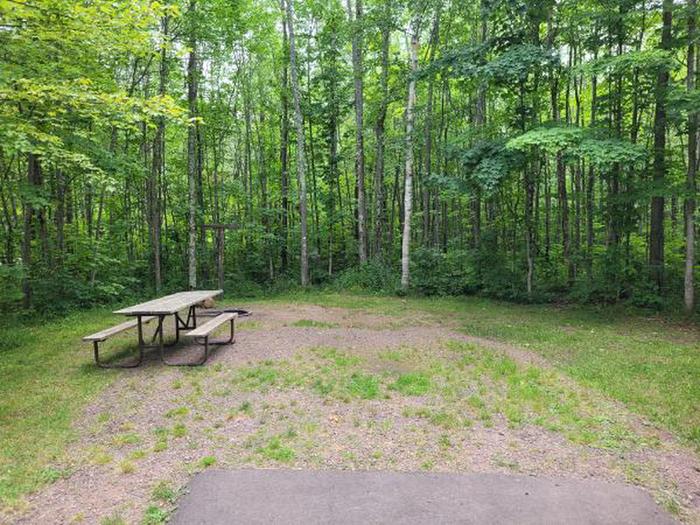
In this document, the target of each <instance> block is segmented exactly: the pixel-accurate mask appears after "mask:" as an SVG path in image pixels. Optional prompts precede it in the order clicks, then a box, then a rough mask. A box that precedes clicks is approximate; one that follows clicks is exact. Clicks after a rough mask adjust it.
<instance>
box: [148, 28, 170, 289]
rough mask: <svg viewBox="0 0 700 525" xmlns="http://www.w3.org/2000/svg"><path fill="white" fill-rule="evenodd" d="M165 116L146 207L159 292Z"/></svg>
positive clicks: (162, 78)
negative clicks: (161, 186) (160, 189)
mask: <svg viewBox="0 0 700 525" xmlns="http://www.w3.org/2000/svg"><path fill="white" fill-rule="evenodd" d="M168 25H169V16H168V15H166V16H164V17H163V19H162V20H161V34H162V38H163V42H162V43H161V49H160V70H159V84H158V94H159V95H160V96H161V97H163V96H165V94H166V90H167V82H168V62H167V59H168V57H167V51H166V49H167V46H166V40H167V38H168ZM164 165H165V118H164V117H158V123H157V126H156V133H155V137H154V139H153V167H152V169H151V174H150V177H149V181H148V192H147V198H148V208H149V214H148V215H149V226H150V233H151V253H152V255H153V280H154V284H155V288H156V293H159V292H160V289H161V285H162V278H161V260H160V259H161V257H160V244H161V243H160V228H161V209H160V191H159V188H160V182H161V181H162V180H163V177H164V176H165V173H164V169H163V168H164Z"/></svg>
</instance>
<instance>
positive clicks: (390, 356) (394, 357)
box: [377, 350, 406, 363]
mask: <svg viewBox="0 0 700 525" xmlns="http://www.w3.org/2000/svg"><path fill="white" fill-rule="evenodd" d="M377 356H378V357H379V359H382V360H383V361H394V362H397V363H398V362H400V361H403V360H405V359H406V354H405V353H403V352H400V351H398V350H386V351H384V352H379V354H377Z"/></svg>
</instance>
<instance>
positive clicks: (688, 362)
mask: <svg viewBox="0 0 700 525" xmlns="http://www.w3.org/2000/svg"><path fill="white" fill-rule="evenodd" d="M279 300H280V299H272V300H271V301H273V302H274V301H279ZM290 300H292V301H297V302H300V303H313V304H321V305H324V306H333V307H341V308H356V309H363V310H368V311H374V312H378V313H381V314H385V315H396V316H404V315H405V316H408V315H413V316H415V315H416V314H419V315H420V314H422V316H424V317H427V318H429V319H430V321H431V322H435V323H440V322H450V323H454V324H455V325H456V326H458V327H460V328H461V330H463V331H464V333H466V334H469V335H475V336H480V337H487V338H492V339H496V340H500V341H504V342H508V343H512V344H516V345H520V346H523V347H525V348H528V349H530V350H533V351H535V352H537V353H539V354H540V355H542V356H544V357H545V358H547V359H548V360H549V361H550V362H551V363H553V364H554V365H556V366H557V367H559V368H560V369H561V370H563V371H565V372H566V373H567V374H569V375H570V376H571V377H573V378H575V379H576V380H578V381H580V382H581V383H582V384H584V385H586V386H589V387H592V388H595V389H597V390H598V391H600V392H602V393H604V394H606V395H608V396H610V397H611V398H613V399H617V400H619V401H622V402H623V403H625V404H626V405H627V406H628V407H629V408H630V409H632V410H634V411H636V412H638V413H640V414H642V415H645V416H647V417H648V418H650V419H651V420H652V421H654V422H655V423H657V424H659V425H661V426H662V427H665V428H667V429H669V430H671V431H673V432H675V433H676V434H677V435H679V436H681V437H683V438H684V439H686V440H688V441H689V442H690V443H693V444H694V446H696V447H698V448H700V410H698V407H700V381H698V380H697V378H698V377H700V330H698V327H697V326H695V325H690V324H687V323H684V322H682V321H674V320H665V319H661V318H658V317H655V316H653V315H652V314H649V313H648V312H644V311H631V310H629V309H623V308H617V307H600V308H593V307H581V306H576V307H573V306H572V307H555V306H547V305H518V304H512V303H501V302H497V301H493V300H489V299H482V298H478V297H467V298H404V299H399V298H395V297H383V296H364V295H363V296H358V295H351V294H337V293H324V294H322V293H308V294H298V295H295V296H294V297H293V298H289V297H286V298H284V301H285V302H289V301H290Z"/></svg>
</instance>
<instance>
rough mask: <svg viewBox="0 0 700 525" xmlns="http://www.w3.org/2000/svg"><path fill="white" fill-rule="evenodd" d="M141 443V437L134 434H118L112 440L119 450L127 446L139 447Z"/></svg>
mask: <svg viewBox="0 0 700 525" xmlns="http://www.w3.org/2000/svg"><path fill="white" fill-rule="evenodd" d="M139 443H141V437H140V436H139V435H138V434H135V433H134V432H129V433H127V434H118V435H116V436H114V437H113V438H112V444H113V445H114V446H115V447H117V448H122V447H125V446H127V445H138V444H139Z"/></svg>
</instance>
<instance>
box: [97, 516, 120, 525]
mask: <svg viewBox="0 0 700 525" xmlns="http://www.w3.org/2000/svg"><path fill="white" fill-rule="evenodd" d="M100 525H126V521H124V518H122V517H121V516H120V515H119V514H112V515H111V516H108V517H106V518H102V519H101V520H100Z"/></svg>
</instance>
